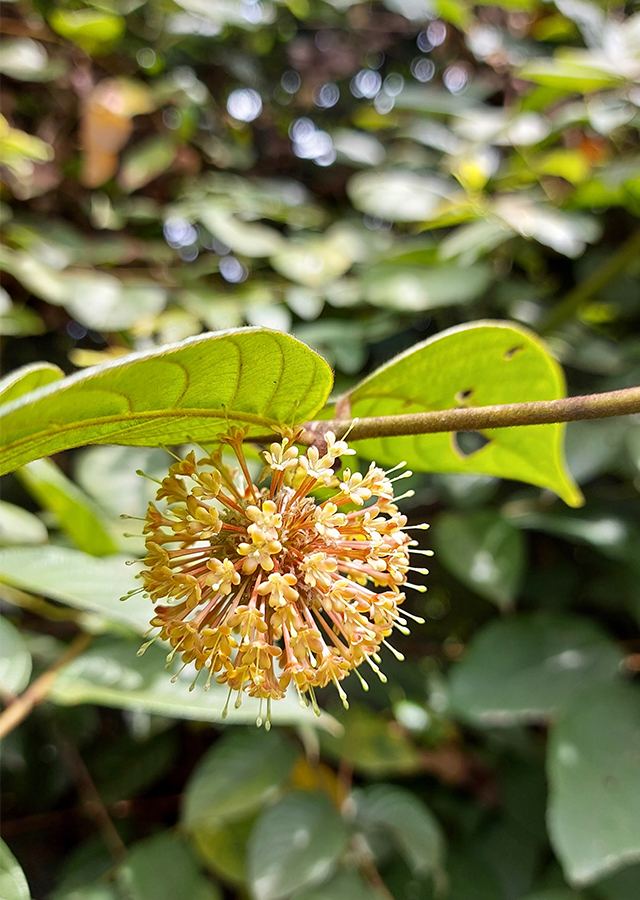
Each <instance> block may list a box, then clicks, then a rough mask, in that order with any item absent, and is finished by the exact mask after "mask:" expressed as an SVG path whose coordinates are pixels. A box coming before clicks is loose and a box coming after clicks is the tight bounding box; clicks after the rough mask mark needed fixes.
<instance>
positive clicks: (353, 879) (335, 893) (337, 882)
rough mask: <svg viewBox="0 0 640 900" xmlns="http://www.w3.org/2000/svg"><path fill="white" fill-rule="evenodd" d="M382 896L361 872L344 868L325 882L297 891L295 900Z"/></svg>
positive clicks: (356, 899)
mask: <svg viewBox="0 0 640 900" xmlns="http://www.w3.org/2000/svg"><path fill="white" fill-rule="evenodd" d="M380 896H381V895H380V894H379V893H378V892H377V891H376V890H375V889H374V888H373V887H371V885H370V884H368V882H366V881H365V880H364V878H363V877H362V875H360V873H359V872H354V871H353V870H352V869H343V870H341V871H338V872H336V874H335V875H334V876H333V878H331V879H330V880H329V881H327V882H325V884H321V885H319V886H318V887H313V888H311V889H309V890H303V891H302V893H299V894H298V893H296V895H295V900H380Z"/></svg>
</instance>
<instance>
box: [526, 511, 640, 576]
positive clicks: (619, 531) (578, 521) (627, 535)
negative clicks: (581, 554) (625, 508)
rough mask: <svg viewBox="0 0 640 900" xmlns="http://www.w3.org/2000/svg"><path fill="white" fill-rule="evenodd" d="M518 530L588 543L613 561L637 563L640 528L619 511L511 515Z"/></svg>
mask: <svg viewBox="0 0 640 900" xmlns="http://www.w3.org/2000/svg"><path fill="white" fill-rule="evenodd" d="M510 520H511V521H512V522H513V524H514V525H516V526H517V527H518V528H530V529H532V530H534V531H544V532H546V533H547V534H553V535H557V536H558V537H562V538H565V539H566V540H568V541H575V542H576V543H578V544H586V545H587V546H589V547H594V548H595V549H596V550H599V551H600V552H601V553H602V554H603V555H604V556H608V557H609V558H610V559H615V560H623V561H627V562H630V563H634V562H637V561H638V547H640V528H638V526H637V525H636V524H635V522H634V521H633V520H632V519H631V518H630V517H629V518H623V517H622V516H620V515H619V514H618V513H617V511H613V510H611V509H607V508H606V507H601V508H600V509H598V504H597V503H593V504H590V506H589V509H588V510H581V511H580V512H579V513H573V512H572V511H571V510H566V511H563V512H561V513H553V512H552V513H541V512H531V513H527V512H523V513H521V514H517V515H514V516H510Z"/></svg>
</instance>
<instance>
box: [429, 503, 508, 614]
mask: <svg viewBox="0 0 640 900" xmlns="http://www.w3.org/2000/svg"><path fill="white" fill-rule="evenodd" d="M433 534H434V548H435V552H436V553H437V556H438V560H439V561H440V562H441V563H442V564H443V565H444V566H445V567H446V568H447V569H449V571H450V572H452V573H453V574H454V575H455V576H456V577H457V578H459V579H460V581H461V582H462V583H463V584H466V585H467V587H470V588H471V590H473V591H476V593H478V594H480V596H481V597H486V598H487V600H491V601H492V602H493V603H495V604H496V605H497V606H498V607H500V608H501V609H505V608H507V607H509V606H510V605H511V604H512V603H513V600H514V598H515V596H516V592H517V590H518V587H519V585H520V582H521V580H522V576H523V573H524V564H525V544H524V539H523V537H522V534H521V533H520V532H519V531H518V530H517V529H516V528H514V527H513V526H512V525H510V524H509V523H508V522H507V521H505V520H504V519H503V518H502V516H501V515H500V514H499V513H494V512H491V511H489V510H487V511H483V512H476V513H469V514H467V515H463V514H460V513H445V514H444V515H441V516H440V517H439V518H438V520H437V522H436V525H435V527H434V531H433Z"/></svg>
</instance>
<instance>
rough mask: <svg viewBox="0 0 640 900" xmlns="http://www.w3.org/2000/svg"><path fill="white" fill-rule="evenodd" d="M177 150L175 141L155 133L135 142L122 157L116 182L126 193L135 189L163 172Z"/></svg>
mask: <svg viewBox="0 0 640 900" xmlns="http://www.w3.org/2000/svg"><path fill="white" fill-rule="evenodd" d="M177 152H178V148H177V146H176V142H175V141H174V140H173V139H172V138H171V137H168V136H166V135H156V136H154V137H152V138H148V139H147V140H145V141H142V143H140V144H136V145H135V146H134V147H132V149H131V150H129V151H128V152H127V153H125V155H124V157H123V159H122V163H121V165H120V171H119V172H118V184H119V185H120V187H121V188H122V189H123V190H124V191H126V192H127V193H131V192H132V191H137V190H138V188H141V187H144V185H145V184H148V183H149V182H150V181H153V179H154V178H157V177H158V175H161V174H162V173H163V172H165V171H166V170H167V169H168V168H169V166H170V165H171V164H172V163H173V161H174V159H175V158H176V153H177Z"/></svg>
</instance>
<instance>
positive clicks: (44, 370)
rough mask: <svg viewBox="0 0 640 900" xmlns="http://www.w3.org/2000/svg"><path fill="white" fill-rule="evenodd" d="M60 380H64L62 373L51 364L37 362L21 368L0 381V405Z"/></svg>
mask: <svg viewBox="0 0 640 900" xmlns="http://www.w3.org/2000/svg"><path fill="white" fill-rule="evenodd" d="M60 378H64V372H63V371H62V369H60V368H59V367H58V366H54V365H53V363H48V362H37V363H30V364H29V365H28V366H21V367H20V368H19V369H15V370H14V371H13V372H9V374H8V375H5V377H4V378H3V379H2V380H1V381H0V403H10V402H11V401H12V400H17V399H18V397H22V396H23V395H24V394H28V393H29V391H35V390H36V388H39V387H43V386H44V385H45V384H51V382H53V381H59V379H60Z"/></svg>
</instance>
